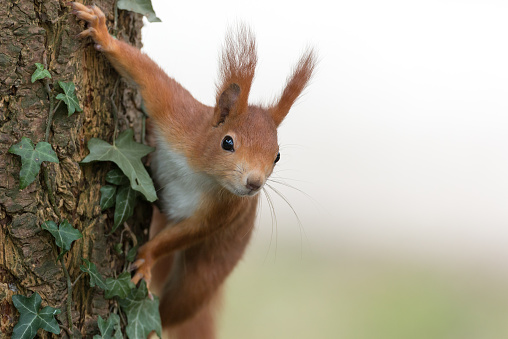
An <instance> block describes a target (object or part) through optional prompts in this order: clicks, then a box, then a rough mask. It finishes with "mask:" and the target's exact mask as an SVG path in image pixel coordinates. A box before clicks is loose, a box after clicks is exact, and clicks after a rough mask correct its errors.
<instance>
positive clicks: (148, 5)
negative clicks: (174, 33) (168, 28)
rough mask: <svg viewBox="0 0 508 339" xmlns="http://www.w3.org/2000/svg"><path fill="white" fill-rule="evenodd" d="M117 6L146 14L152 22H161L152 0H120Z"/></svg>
mask: <svg viewBox="0 0 508 339" xmlns="http://www.w3.org/2000/svg"><path fill="white" fill-rule="evenodd" d="M116 7H118V8H119V9H124V10H127V11H131V12H136V13H139V14H142V15H144V16H146V18H147V19H148V21H150V22H161V19H159V18H158V17H157V16H156V15H155V11H154V10H153V7H152V1H151V0H118V2H117V3H116Z"/></svg>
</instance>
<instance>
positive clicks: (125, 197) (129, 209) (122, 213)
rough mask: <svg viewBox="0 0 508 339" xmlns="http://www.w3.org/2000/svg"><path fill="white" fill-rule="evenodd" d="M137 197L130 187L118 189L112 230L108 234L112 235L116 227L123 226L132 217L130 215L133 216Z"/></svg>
mask: <svg viewBox="0 0 508 339" xmlns="http://www.w3.org/2000/svg"><path fill="white" fill-rule="evenodd" d="M137 195H138V194H137V192H136V191H134V190H133V189H132V188H131V187H130V186H122V187H120V188H119V189H118V193H117V194H116V202H115V205H116V206H115V219H114V224H113V229H112V230H111V232H110V233H113V232H114V231H115V230H116V229H117V228H118V226H120V225H121V224H123V223H124V222H125V221H127V219H129V218H130V217H131V216H132V214H134V206H136V197H137Z"/></svg>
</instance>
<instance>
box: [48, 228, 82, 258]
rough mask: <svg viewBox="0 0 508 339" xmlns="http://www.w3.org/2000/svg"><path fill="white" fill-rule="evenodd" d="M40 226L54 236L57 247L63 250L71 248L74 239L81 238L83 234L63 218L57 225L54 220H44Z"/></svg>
mask: <svg viewBox="0 0 508 339" xmlns="http://www.w3.org/2000/svg"><path fill="white" fill-rule="evenodd" d="M41 228H42V229H43V230H46V231H48V232H49V233H51V234H52V235H53V237H55V243H56V245H57V246H58V247H60V248H62V249H63V250H64V251H65V252H67V251H69V250H70V249H71V245H72V242H73V241H74V240H78V239H81V238H82V237H83V234H81V232H80V231H79V230H77V229H75V228H74V227H72V225H71V224H70V223H69V222H68V221H67V220H64V221H62V222H61V223H60V226H57V225H56V223H55V222H54V221H45V222H43V223H42V225H41Z"/></svg>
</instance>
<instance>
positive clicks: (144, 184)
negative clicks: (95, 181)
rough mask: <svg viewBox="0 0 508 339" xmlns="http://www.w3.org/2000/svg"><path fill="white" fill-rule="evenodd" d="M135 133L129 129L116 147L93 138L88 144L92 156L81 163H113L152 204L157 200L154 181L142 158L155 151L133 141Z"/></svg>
mask: <svg viewBox="0 0 508 339" xmlns="http://www.w3.org/2000/svg"><path fill="white" fill-rule="evenodd" d="M133 135H134V132H133V131H132V130H131V129H129V130H126V131H123V132H122V133H120V135H119V136H118V138H117V139H116V141H115V144H114V145H110V144H108V143H107V142H105V141H104V140H101V139H97V138H92V139H90V141H89V142H88V149H89V150H90V154H89V155H87V156H86V157H85V159H83V160H82V161H81V163H89V162H92V161H112V162H114V163H115V164H117V165H118V167H119V168H120V169H121V170H122V172H123V173H124V174H125V175H126V176H127V177H128V178H129V181H130V183H131V187H132V188H133V189H135V190H136V191H139V192H141V193H143V195H144V196H145V197H146V199H147V200H148V201H150V202H153V201H155V200H157V194H156V193H155V188H154V186H153V181H152V179H151V178H150V176H149V175H148V172H147V171H146V169H145V166H143V163H142V162H141V158H142V157H144V156H145V155H147V154H148V153H150V152H153V151H154V150H155V149H154V148H152V147H149V146H146V145H143V144H140V143H137V142H135V141H134V140H133Z"/></svg>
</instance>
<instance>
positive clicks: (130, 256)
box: [125, 245, 139, 262]
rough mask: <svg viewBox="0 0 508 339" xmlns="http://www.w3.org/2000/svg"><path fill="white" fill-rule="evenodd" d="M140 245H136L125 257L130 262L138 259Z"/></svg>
mask: <svg viewBox="0 0 508 339" xmlns="http://www.w3.org/2000/svg"><path fill="white" fill-rule="evenodd" d="M138 247H139V246H138V245H136V246H134V247H133V248H131V249H130V250H129V252H127V256H126V257H125V260H127V261H128V262H133V261H134V259H136V254H137V253H138Z"/></svg>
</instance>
